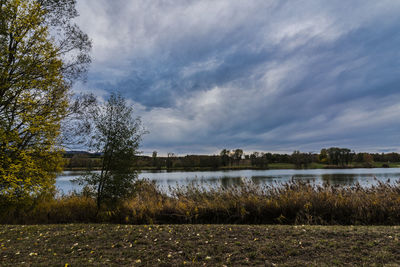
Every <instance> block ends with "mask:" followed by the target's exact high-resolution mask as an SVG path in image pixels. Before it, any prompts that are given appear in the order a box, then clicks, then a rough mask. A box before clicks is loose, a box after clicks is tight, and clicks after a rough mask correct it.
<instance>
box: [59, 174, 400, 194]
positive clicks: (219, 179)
mask: <svg viewBox="0 0 400 267" xmlns="http://www.w3.org/2000/svg"><path fill="white" fill-rule="evenodd" d="M82 174H84V172H79V171H65V172H64V173H62V174H61V175H59V176H58V177H57V181H56V186H57V188H58V189H60V191H62V192H64V193H68V192H71V191H73V190H76V191H80V190H81V187H80V186H79V185H77V184H74V183H72V182H71V180H72V179H74V178H77V177H79V176H80V175H82ZM143 178H146V179H149V180H152V181H156V183H157V184H158V185H159V186H160V187H161V188H162V189H163V190H166V191H167V190H168V188H169V187H171V188H174V187H177V186H184V185H188V184H189V183H191V182H195V183H202V184H204V185H205V186H206V187H207V188H208V187H213V186H220V185H222V186H226V187H227V186H231V185H235V184H240V183H241V182H243V181H252V182H254V183H256V184H260V185H264V184H267V185H273V184H278V185H279V184H281V183H285V182H288V181H290V180H291V179H294V180H302V181H310V182H311V183H313V184H323V183H330V184H333V185H354V184H356V183H359V184H360V185H362V186H371V185H374V184H377V183H378V181H382V182H386V181H387V180H388V179H390V180H391V182H394V181H395V180H398V179H400V168H374V169H312V170H291V169H287V170H229V171H206V172H167V171H160V172H147V171H143V172H142V173H140V174H139V179H143Z"/></svg>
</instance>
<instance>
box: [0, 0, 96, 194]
mask: <svg viewBox="0 0 400 267" xmlns="http://www.w3.org/2000/svg"><path fill="white" fill-rule="evenodd" d="M75 4H76V3H75V0H0V9H1V11H0V198H1V199H2V200H6V201H21V200H22V201H23V200H24V199H29V198H32V197H35V196H38V195H41V194H43V193H46V192H51V191H52V190H53V189H54V184H55V177H56V174H57V172H59V171H61V168H62V153H61V152H62V147H61V142H62V141H61V139H60V129H61V128H60V127H61V122H62V120H63V119H65V117H66V116H67V115H68V112H69V100H70V97H71V94H70V89H71V86H72V84H73V83H74V81H75V80H77V79H80V78H82V77H84V74H85V72H86V70H87V67H88V64H89V63H90V57H89V55H88V53H89V51H90V49H91V42H90V40H89V38H88V36H87V35H86V34H85V33H83V32H82V31H81V30H80V29H79V27H78V26H76V25H75V24H74V23H73V18H75V17H76V16H77V15H78V14H77V12H76V9H75Z"/></svg>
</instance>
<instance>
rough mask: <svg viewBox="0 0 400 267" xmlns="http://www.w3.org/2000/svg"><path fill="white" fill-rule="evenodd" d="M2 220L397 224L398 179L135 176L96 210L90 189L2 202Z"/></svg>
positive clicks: (399, 207)
mask: <svg viewBox="0 0 400 267" xmlns="http://www.w3.org/2000/svg"><path fill="white" fill-rule="evenodd" d="M0 216H1V217H0V223H3V224H5V223H7V224H44V223H46V224H47V223H78V222H83V223H89V222H97V223H100V222H101V223H125V224H189V223H190V224H319V225H396V224H400V181H396V182H395V183H390V182H389V181H388V182H386V183H382V182H380V183H378V184H377V185H374V186H371V187H362V186H360V185H354V186H334V185H329V184H324V185H313V184H310V183H306V182H301V181H291V182H289V183H286V184H282V185H279V186H278V185H275V186H259V185H256V184H254V183H251V182H243V183H242V184H240V185H235V186H231V187H227V188H226V187H222V186H221V187H214V188H210V187H208V186H206V185H204V184H190V185H188V186H185V187H178V188H176V189H171V191H170V192H169V194H166V193H165V192H163V191H162V190H160V188H158V187H157V185H156V184H155V183H153V182H150V181H138V182H137V190H136V193H135V195H133V196H131V197H130V198H128V199H125V200H123V201H121V202H119V203H114V205H112V207H103V208H102V209H101V210H100V211H99V212H98V211H97V208H96V203H95V200H94V199H93V198H92V197H90V196H88V195H82V194H81V195H80V194H73V195H69V196H62V197H58V198H47V199H42V200H37V201H36V202H35V203H33V204H31V205H24V206H16V205H8V206H5V205H3V208H2V209H1V211H0Z"/></svg>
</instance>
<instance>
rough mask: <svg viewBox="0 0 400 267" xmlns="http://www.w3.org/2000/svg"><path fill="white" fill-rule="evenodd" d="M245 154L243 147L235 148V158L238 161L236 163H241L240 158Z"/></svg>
mask: <svg viewBox="0 0 400 267" xmlns="http://www.w3.org/2000/svg"><path fill="white" fill-rule="evenodd" d="M242 156H243V150H242V149H239V148H238V149H235V151H234V153H233V159H234V161H236V164H237V165H239V164H240V160H241V159H242Z"/></svg>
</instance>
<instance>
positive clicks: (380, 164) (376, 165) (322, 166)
mask: <svg viewBox="0 0 400 267" xmlns="http://www.w3.org/2000/svg"><path fill="white" fill-rule="evenodd" d="M399 167H400V162H390V163H387V162H373V163H372V165H371V166H366V165H362V164H352V165H348V166H335V165H327V164H321V163H311V164H309V165H308V166H307V168H301V169H307V170H313V169H359V168H399ZM138 169H139V170H141V171H149V172H153V171H154V172H157V171H169V172H181V171H186V172H187V171H189V172H195V171H231V170H291V169H297V170H298V169H299V168H296V165H295V164H292V163H270V164H268V166H267V167H255V166H251V165H240V166H221V167H218V168H210V167H189V168H188V167H185V168H184V167H173V168H168V169H167V168H165V167H162V168H156V167H140V168H138ZM64 170H65V171H87V170H88V169H87V168H79V167H74V168H65V169H64ZM91 170H100V168H96V167H94V168H92V169H91Z"/></svg>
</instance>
